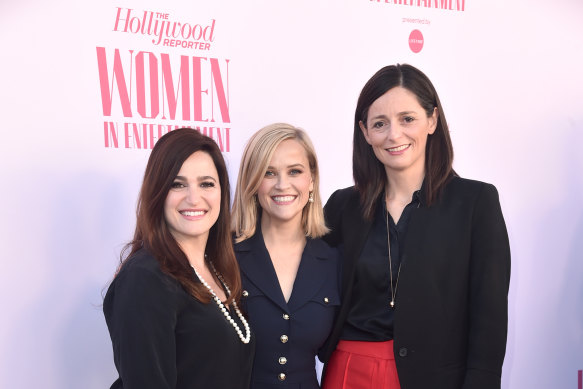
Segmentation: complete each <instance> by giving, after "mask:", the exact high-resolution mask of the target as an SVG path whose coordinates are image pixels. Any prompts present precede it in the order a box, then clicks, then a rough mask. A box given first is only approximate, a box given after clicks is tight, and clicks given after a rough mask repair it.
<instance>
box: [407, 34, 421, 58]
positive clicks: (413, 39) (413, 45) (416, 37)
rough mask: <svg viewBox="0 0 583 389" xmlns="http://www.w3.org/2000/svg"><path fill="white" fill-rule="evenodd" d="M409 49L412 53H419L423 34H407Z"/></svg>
mask: <svg viewBox="0 0 583 389" xmlns="http://www.w3.org/2000/svg"><path fill="white" fill-rule="evenodd" d="M409 48H410V49H411V51H412V52H414V53H418V52H420V51H421V49H422V48H423V34H421V31H419V30H413V31H411V34H409Z"/></svg>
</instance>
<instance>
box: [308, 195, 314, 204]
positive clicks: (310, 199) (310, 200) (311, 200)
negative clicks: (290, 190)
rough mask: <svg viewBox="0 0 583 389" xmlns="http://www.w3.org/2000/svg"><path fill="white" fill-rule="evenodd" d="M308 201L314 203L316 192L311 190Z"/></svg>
mask: <svg viewBox="0 0 583 389" xmlns="http://www.w3.org/2000/svg"><path fill="white" fill-rule="evenodd" d="M308 201H309V202H310V203H313V202H314V192H310V196H309V197H308Z"/></svg>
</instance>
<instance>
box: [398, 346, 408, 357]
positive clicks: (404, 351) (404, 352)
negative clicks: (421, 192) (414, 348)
mask: <svg viewBox="0 0 583 389" xmlns="http://www.w3.org/2000/svg"><path fill="white" fill-rule="evenodd" d="M399 356H400V357H406V356H407V348H406V347H401V348H400V349H399Z"/></svg>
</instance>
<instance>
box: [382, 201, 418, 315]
mask: <svg viewBox="0 0 583 389" xmlns="http://www.w3.org/2000/svg"><path fill="white" fill-rule="evenodd" d="M420 205H421V203H418V204H417V208H419V206H420ZM386 206H387V205H386V202H385V207H386ZM387 208H388V207H387ZM405 208H406V207H405ZM386 211H387V217H386V219H385V221H386V223H387V245H388V246H389V277H390V281H391V301H390V302H389V305H390V307H391V309H395V297H397V288H398V287H399V277H400V276H401V265H402V264H403V262H400V263H399V270H397V281H396V282H395V286H394V287H393V260H392V258H391V233H390V229H389V210H388V209H387V210H386Z"/></svg>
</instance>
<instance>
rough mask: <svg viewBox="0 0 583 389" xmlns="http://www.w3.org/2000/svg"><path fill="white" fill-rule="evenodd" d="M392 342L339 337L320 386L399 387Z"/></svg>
mask: <svg viewBox="0 0 583 389" xmlns="http://www.w3.org/2000/svg"><path fill="white" fill-rule="evenodd" d="M400 388H401V386H400V385H399V377H398V376H397V366H396V365H395V355H394V353H393V341H392V340H390V341H388V342H360V341H354V340H341V341H340V342H338V346H336V350H335V351H334V352H333V353H332V356H331V357H330V361H329V362H328V365H327V366H326V375H325V377H324V386H323V387H322V389H400Z"/></svg>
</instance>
